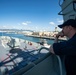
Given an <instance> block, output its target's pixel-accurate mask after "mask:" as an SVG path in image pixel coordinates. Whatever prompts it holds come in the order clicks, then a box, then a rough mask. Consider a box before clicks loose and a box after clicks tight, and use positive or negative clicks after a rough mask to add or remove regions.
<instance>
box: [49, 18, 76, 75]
mask: <svg viewBox="0 0 76 75" xmlns="http://www.w3.org/2000/svg"><path fill="white" fill-rule="evenodd" d="M58 27H60V28H62V31H61V32H59V33H58V34H57V35H56V37H55V43H54V44H53V45H52V46H51V47H50V49H49V50H50V52H51V53H53V54H56V55H65V68H66V75H76V20H74V19H69V20H67V21H65V22H64V23H63V24H61V25H58ZM60 36H61V37H63V36H66V37H68V38H69V39H68V40H66V41H64V42H58V38H59V37H60Z"/></svg>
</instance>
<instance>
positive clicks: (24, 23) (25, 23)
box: [22, 21, 31, 25]
mask: <svg viewBox="0 0 76 75" xmlns="http://www.w3.org/2000/svg"><path fill="white" fill-rule="evenodd" d="M30 23H31V21H26V22H22V25H28V24H30Z"/></svg>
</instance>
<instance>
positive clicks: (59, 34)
mask: <svg viewBox="0 0 76 75" xmlns="http://www.w3.org/2000/svg"><path fill="white" fill-rule="evenodd" d="M59 36H61V37H63V36H64V35H63V32H62V31H61V32H59V33H58V34H57V35H56V37H55V40H54V43H58V38H59ZM49 51H50V52H51V53H53V54H55V52H54V49H53V45H51V46H50V48H49Z"/></svg>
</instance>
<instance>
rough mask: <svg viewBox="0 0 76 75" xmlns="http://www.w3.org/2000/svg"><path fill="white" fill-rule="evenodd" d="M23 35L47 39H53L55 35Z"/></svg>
mask: <svg viewBox="0 0 76 75" xmlns="http://www.w3.org/2000/svg"><path fill="white" fill-rule="evenodd" d="M24 36H29V37H35V38H42V39H49V40H54V39H55V37H52V36H51V37H48V36H39V35H24ZM59 40H62V41H64V40H66V38H59Z"/></svg>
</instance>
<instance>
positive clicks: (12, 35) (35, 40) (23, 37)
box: [0, 32, 54, 44]
mask: <svg viewBox="0 0 76 75" xmlns="http://www.w3.org/2000/svg"><path fill="white" fill-rule="evenodd" d="M0 36H10V37H16V38H20V39H25V40H28V41H33V42H39V41H40V39H41V38H35V37H29V36H24V35H22V34H14V33H1V32H0ZM46 41H47V43H48V44H53V42H54V40H49V39H46Z"/></svg>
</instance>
